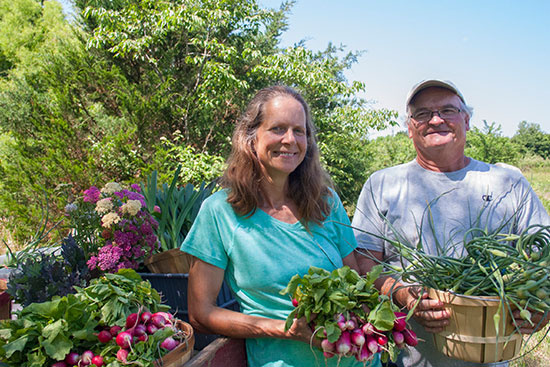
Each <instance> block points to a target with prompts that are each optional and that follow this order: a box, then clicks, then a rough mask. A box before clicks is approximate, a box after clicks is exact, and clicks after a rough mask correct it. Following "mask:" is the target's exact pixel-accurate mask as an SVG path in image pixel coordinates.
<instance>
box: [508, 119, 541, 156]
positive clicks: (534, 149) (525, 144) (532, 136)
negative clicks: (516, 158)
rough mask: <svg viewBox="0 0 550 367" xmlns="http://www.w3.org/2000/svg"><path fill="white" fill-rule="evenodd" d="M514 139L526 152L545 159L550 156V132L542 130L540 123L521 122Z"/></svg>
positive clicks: (523, 151)
mask: <svg viewBox="0 0 550 367" xmlns="http://www.w3.org/2000/svg"><path fill="white" fill-rule="evenodd" d="M512 141H513V142H514V143H516V144H517V145H519V146H520V147H521V148H520V149H521V151H522V153H524V154H526V153H529V154H534V155H538V156H540V157H542V158H544V159H548V157H550V134H548V133H545V132H544V131H542V129H541V127H540V125H539V124H536V123H533V122H527V121H522V122H520V123H519V125H518V130H517V131H516V133H515V134H514V136H513V137H512Z"/></svg>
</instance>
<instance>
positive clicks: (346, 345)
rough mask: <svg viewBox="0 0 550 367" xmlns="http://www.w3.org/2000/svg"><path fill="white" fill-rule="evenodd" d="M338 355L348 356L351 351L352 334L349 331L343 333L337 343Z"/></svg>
mask: <svg viewBox="0 0 550 367" xmlns="http://www.w3.org/2000/svg"><path fill="white" fill-rule="evenodd" d="M335 346H336V352H337V353H338V354H347V353H349V352H350V351H351V334H350V332H349V331H343V332H342V335H340V338H339V339H338V340H337V341H336V343H335Z"/></svg>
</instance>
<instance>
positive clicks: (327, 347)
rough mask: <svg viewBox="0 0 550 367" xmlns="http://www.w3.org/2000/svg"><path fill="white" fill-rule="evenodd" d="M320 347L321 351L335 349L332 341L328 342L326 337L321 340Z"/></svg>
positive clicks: (332, 350)
mask: <svg viewBox="0 0 550 367" xmlns="http://www.w3.org/2000/svg"><path fill="white" fill-rule="evenodd" d="M321 348H323V352H334V350H335V349H336V347H335V346H334V343H331V342H329V341H328V339H323V341H322V342H321Z"/></svg>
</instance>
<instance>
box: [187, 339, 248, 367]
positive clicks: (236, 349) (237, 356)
mask: <svg viewBox="0 0 550 367" xmlns="http://www.w3.org/2000/svg"><path fill="white" fill-rule="evenodd" d="M246 365H247V362H246V347H245V342H244V339H232V338H218V339H216V340H215V341H213V342H212V343H210V344H209V345H208V346H207V347H206V348H204V349H203V350H201V351H200V352H199V353H198V354H197V355H195V356H194V357H193V358H192V359H191V360H190V361H189V362H187V363H186V364H185V365H184V367H246Z"/></svg>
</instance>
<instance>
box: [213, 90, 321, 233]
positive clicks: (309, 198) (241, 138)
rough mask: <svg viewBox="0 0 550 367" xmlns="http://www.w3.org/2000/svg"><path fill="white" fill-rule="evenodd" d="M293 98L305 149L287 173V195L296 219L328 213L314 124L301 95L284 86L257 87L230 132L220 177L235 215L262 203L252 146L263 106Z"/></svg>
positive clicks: (318, 219) (316, 218)
mask: <svg viewBox="0 0 550 367" xmlns="http://www.w3.org/2000/svg"><path fill="white" fill-rule="evenodd" d="M280 96H289V97H292V98H294V99H296V100H297V101H298V102H300V104H301V105H302V107H303V108H304V112H305V115H306V137H307V150H306V154H305V157H304V160H303V161H302V163H300V165H299V166H298V167H297V168H296V169H295V170H294V171H293V172H292V173H291V174H290V175H289V178H288V180H289V187H288V195H289V197H290V199H291V200H293V201H294V203H295V204H296V205H297V207H298V214H299V216H300V222H302V224H303V225H304V226H305V227H306V228H309V227H308V223H310V222H314V223H317V224H320V223H321V222H322V221H324V220H325V218H326V217H327V216H328V215H329V213H330V206H329V204H328V201H327V198H328V196H329V195H331V191H330V190H329V187H330V186H332V183H331V180H330V178H329V176H328V174H327V173H326V172H325V170H324V169H323V168H322V167H321V162H320V160H319V148H318V147H317V142H316V139H315V126H314V125H313V122H312V121H311V116H310V113H309V107H308V105H307V103H306V101H305V100H304V98H303V97H302V96H301V95H300V94H299V93H298V92H297V91H295V90H294V89H292V88H290V87H287V86H280V85H277V86H272V87H268V88H264V89H261V90H260V91H258V92H257V93H256V95H255V96H254V98H252V100H251V101H250V103H249V104H248V107H247V109H246V111H245V113H244V114H243V116H242V117H241V119H240V120H239V121H238V122H237V125H236V127H235V131H234V132H233V146H232V150H231V154H230V156H229V158H228V161H227V169H226V170H225V173H224V175H223V177H222V178H221V182H220V183H221V185H222V187H224V188H226V189H228V198H227V201H228V202H229V203H230V204H231V206H232V207H233V209H234V210H235V212H237V213H238V214H239V215H247V214H248V215H252V214H253V213H254V212H255V211H256V209H257V208H258V207H259V206H260V205H261V204H262V203H263V200H264V199H263V198H264V196H263V193H262V185H261V183H262V180H264V174H263V173H262V169H261V165H260V162H259V160H258V157H257V155H256V152H255V149H254V142H255V140H256V134H257V131H258V127H259V126H260V125H261V124H262V122H263V117H264V116H263V114H264V106H265V104H266V103H267V102H268V101H270V100H271V99H273V98H275V97H280Z"/></svg>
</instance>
